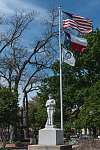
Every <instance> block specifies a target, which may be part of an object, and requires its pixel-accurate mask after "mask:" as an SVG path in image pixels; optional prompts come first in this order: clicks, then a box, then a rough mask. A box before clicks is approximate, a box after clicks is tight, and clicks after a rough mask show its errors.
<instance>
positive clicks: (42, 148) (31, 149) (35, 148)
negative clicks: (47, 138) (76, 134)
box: [28, 145, 72, 150]
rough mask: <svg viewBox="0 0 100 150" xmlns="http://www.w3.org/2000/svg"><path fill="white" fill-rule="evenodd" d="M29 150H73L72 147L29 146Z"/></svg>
mask: <svg viewBox="0 0 100 150" xmlns="http://www.w3.org/2000/svg"><path fill="white" fill-rule="evenodd" d="M28 150H72V145H57V146H55V145H54V146H53V145H48V146H47V145H46V146H45V145H29V146H28Z"/></svg>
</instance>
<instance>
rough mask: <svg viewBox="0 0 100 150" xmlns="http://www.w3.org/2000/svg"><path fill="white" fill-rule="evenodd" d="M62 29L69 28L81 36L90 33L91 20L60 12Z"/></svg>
mask: <svg viewBox="0 0 100 150" xmlns="http://www.w3.org/2000/svg"><path fill="white" fill-rule="evenodd" d="M62 18H63V28H69V27H71V28H72V29H73V30H77V31H78V32H80V33H82V34H87V33H90V32H92V20H89V19H88V18H85V17H80V16H77V15H74V14H70V13H67V12H62Z"/></svg>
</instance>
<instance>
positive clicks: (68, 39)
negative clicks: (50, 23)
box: [64, 32, 87, 52]
mask: <svg viewBox="0 0 100 150" xmlns="http://www.w3.org/2000/svg"><path fill="white" fill-rule="evenodd" d="M64 34H65V36H64V45H65V46H71V48H72V49H74V50H78V51H81V52H83V50H84V49H86V47H87V39H84V38H78V37H75V36H73V35H70V34H69V33H67V32H64Z"/></svg>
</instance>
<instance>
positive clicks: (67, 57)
mask: <svg viewBox="0 0 100 150" xmlns="http://www.w3.org/2000/svg"><path fill="white" fill-rule="evenodd" d="M62 55H63V61H64V62H65V63H67V64H69V65H71V66H75V58H74V56H73V53H72V52H70V51H68V50H66V49H64V48H63V49H62Z"/></svg>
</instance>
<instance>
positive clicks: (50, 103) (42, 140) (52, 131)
mask: <svg viewBox="0 0 100 150" xmlns="http://www.w3.org/2000/svg"><path fill="white" fill-rule="evenodd" d="M48 97H49V99H48V100H47V101H46V105H45V106H46V107H47V114H48V118H47V122H46V125H45V128H44V129H41V130H39V145H62V144H63V131H62V130H61V129H58V128H56V126H55V125H54V112H55V106H56V102H55V100H54V99H53V98H52V94H49V95H48Z"/></svg>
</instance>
